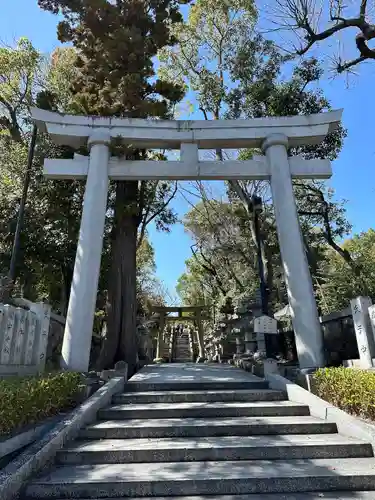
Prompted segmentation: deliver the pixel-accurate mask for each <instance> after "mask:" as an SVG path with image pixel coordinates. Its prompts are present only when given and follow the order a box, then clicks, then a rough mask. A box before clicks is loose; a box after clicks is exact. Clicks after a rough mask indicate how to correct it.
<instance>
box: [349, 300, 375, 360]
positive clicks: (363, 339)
mask: <svg viewBox="0 0 375 500" xmlns="http://www.w3.org/2000/svg"><path fill="white" fill-rule="evenodd" d="M370 306H371V299H370V298H369V297H356V298H355V299H352V300H351V301H350V307H351V309H352V315H353V323H354V330H355V336H356V339H357V344H358V352H359V359H360V362H361V367H362V368H372V358H373V357H374V356H375V342H374V337H373V333H372V328H371V324H370V317H369V307H370Z"/></svg>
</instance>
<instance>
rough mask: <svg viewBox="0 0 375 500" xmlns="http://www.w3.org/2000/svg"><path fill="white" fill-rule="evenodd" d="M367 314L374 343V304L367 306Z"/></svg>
mask: <svg viewBox="0 0 375 500" xmlns="http://www.w3.org/2000/svg"><path fill="white" fill-rule="evenodd" d="M368 315H369V320H370V325H371V330H372V337H373V339H374V343H375V304H374V305H373V306H370V307H369V308H368Z"/></svg>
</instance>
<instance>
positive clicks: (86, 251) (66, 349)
mask: <svg viewBox="0 0 375 500" xmlns="http://www.w3.org/2000/svg"><path fill="white" fill-rule="evenodd" d="M109 144H110V136H109V134H108V133H106V132H104V131H95V132H94V133H93V134H92V135H91V136H90V137H89V139H88V146H89V148H90V162H89V170H88V175H87V181H86V191H85V197H84V201H83V212H82V219H81V228H80V232H79V239H78V245H77V254H76V260H75V265H74V272H73V281H72V287H71V291H70V299H69V306H68V312H67V316H66V323H65V333H64V341H63V346H62V352H61V354H62V359H61V365H62V368H64V369H67V370H70V371H79V372H87V371H88V368H89V361H90V350H91V339H92V328H93V323H94V315H95V306H96V296H97V290H98V281H99V272H100V261H101V254H102V249H103V234H104V223H105V215H106V209H107V197H108V182H109V177H108V164H109V156H110V152H109Z"/></svg>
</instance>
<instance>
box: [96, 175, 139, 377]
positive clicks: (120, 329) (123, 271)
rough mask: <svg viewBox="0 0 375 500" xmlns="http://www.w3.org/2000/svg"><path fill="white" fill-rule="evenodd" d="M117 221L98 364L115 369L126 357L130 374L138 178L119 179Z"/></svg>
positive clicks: (134, 359) (134, 355)
mask: <svg viewBox="0 0 375 500" xmlns="http://www.w3.org/2000/svg"><path fill="white" fill-rule="evenodd" d="M114 220H115V222H114V227H113V233H112V251H111V269H110V274H109V276H110V280H109V285H108V304H107V316H108V323H107V332H106V336H105V338H104V340H103V346H102V350H101V353H100V356H99V360H98V366H99V367H100V368H112V367H113V364H114V363H115V362H116V361H120V360H123V361H126V362H127V363H128V369H129V376H131V375H133V373H134V371H135V369H136V364H137V340H136V311H137V297H136V250H137V229H138V182H137V181H119V182H117V186H116V205H115V215H114Z"/></svg>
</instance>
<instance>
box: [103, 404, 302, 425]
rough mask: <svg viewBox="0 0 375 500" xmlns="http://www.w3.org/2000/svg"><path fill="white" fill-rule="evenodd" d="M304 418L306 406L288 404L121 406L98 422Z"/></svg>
mask: <svg viewBox="0 0 375 500" xmlns="http://www.w3.org/2000/svg"><path fill="white" fill-rule="evenodd" d="M297 415H298V416H306V415H310V409H309V407H308V406H306V405H300V404H297V403H292V402H291V401H255V402H250V403H249V402H229V403H220V402H218V403H149V404H144V405H142V404H139V405H138V404H124V405H114V406H111V407H109V408H104V409H102V410H100V411H99V412H98V418H99V419H108V420H114V419H128V418H148V419H153V418H185V417H186V418H205V417H208V418H209V417H272V416H280V417H281V416H297Z"/></svg>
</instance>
